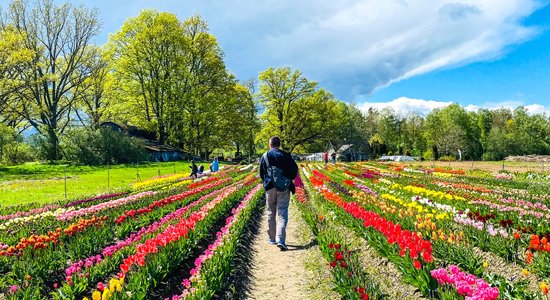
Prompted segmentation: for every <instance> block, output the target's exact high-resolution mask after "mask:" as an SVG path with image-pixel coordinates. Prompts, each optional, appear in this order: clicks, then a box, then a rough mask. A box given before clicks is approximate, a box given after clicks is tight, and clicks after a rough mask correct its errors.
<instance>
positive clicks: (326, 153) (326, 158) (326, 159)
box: [324, 152, 328, 165]
mask: <svg viewBox="0 0 550 300" xmlns="http://www.w3.org/2000/svg"><path fill="white" fill-rule="evenodd" d="M324 157H325V165H326V164H328V152H325V155H324Z"/></svg>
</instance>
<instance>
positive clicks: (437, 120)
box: [424, 104, 479, 158]
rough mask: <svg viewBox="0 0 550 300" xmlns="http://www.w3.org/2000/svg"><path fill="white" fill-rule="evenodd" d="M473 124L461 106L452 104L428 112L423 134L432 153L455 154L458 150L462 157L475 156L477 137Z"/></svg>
mask: <svg viewBox="0 0 550 300" xmlns="http://www.w3.org/2000/svg"><path fill="white" fill-rule="evenodd" d="M474 125H475V122H474V121H473V120H472V117H471V116H470V115H468V113H467V112H466V110H465V109H464V108H463V107H461V106H460V105H458V104H452V105H449V106H447V107H445V108H442V109H434V110H433V111H432V112H431V113H430V114H428V116H427V117H426V122H425V126H426V131H425V133H424V135H425V137H426V140H427V142H428V144H429V145H430V146H431V147H432V149H433V150H432V151H433V152H434V153H435V152H437V153H438V154H440V155H452V156H457V155H458V150H460V151H461V152H462V153H463V157H470V158H475V157H476V155H477V151H476V150H477V149H478V148H477V147H478V143H479V138H478V137H476V135H475V131H474V130H473V128H472V126H474Z"/></svg>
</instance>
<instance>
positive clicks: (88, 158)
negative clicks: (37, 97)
mask: <svg viewBox="0 0 550 300" xmlns="http://www.w3.org/2000/svg"><path fill="white" fill-rule="evenodd" d="M62 142H63V145H62V146H63V153H64V158H65V159H66V160H68V161H71V162H75V163H78V164H84V165H99V164H107V162H110V163H113V164H119V163H133V162H139V161H143V160H146V159H147V153H146V152H145V151H144V149H143V147H142V145H141V143H140V142H139V140H138V139H135V138H132V137H128V136H126V135H124V134H122V133H119V132H115V131H113V130H111V129H109V128H101V129H98V130H92V129H89V128H77V129H73V130H70V131H69V132H67V134H66V135H64V137H63V139H62Z"/></svg>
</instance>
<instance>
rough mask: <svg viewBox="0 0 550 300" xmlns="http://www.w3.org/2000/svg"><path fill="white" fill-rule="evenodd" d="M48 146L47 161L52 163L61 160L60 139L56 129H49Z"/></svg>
mask: <svg viewBox="0 0 550 300" xmlns="http://www.w3.org/2000/svg"><path fill="white" fill-rule="evenodd" d="M47 134H48V145H47V147H48V148H47V151H46V159H47V160H49V161H50V162H53V161H56V160H58V159H59V137H58V136H57V132H56V131H55V129H54V128H48V132H47Z"/></svg>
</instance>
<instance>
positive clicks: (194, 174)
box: [189, 160, 199, 179]
mask: <svg viewBox="0 0 550 300" xmlns="http://www.w3.org/2000/svg"><path fill="white" fill-rule="evenodd" d="M189 168H191V175H189V177H191V178H195V179H196V178H197V173H198V171H199V170H198V168H197V165H196V164H195V161H194V160H192V161H191V165H190V166H189Z"/></svg>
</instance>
